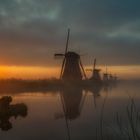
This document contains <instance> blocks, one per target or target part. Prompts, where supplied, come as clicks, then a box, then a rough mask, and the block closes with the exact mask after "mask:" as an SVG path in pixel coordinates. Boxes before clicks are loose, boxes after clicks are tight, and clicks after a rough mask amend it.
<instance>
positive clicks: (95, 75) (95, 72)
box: [87, 58, 101, 82]
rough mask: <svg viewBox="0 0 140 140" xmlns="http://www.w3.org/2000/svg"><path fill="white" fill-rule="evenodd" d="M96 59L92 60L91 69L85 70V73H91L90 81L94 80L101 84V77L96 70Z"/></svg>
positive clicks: (98, 70)
mask: <svg viewBox="0 0 140 140" xmlns="http://www.w3.org/2000/svg"><path fill="white" fill-rule="evenodd" d="M96 62H97V61H96V58H95V59H94V64H93V69H87V71H92V76H91V78H90V80H94V81H97V82H101V76H100V71H101V70H100V69H97V68H96Z"/></svg>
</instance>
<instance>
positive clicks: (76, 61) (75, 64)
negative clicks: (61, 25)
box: [54, 29, 86, 82]
mask: <svg viewBox="0 0 140 140" xmlns="http://www.w3.org/2000/svg"><path fill="white" fill-rule="evenodd" d="M69 38H70V29H68V35H67V41H66V48H65V52H64V53H63V54H60V53H59V54H58V53H57V54H55V55H54V56H55V57H61V58H63V62H62V66H61V73H60V79H61V80H64V81H67V82H68V81H81V80H82V79H83V78H85V79H86V74H85V71H84V68H83V65H82V62H81V58H80V55H79V54H78V53H76V52H72V51H68V45H69Z"/></svg>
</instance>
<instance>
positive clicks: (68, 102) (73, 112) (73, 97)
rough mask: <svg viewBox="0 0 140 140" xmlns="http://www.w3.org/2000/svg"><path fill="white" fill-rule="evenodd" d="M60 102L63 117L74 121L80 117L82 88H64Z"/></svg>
mask: <svg viewBox="0 0 140 140" xmlns="http://www.w3.org/2000/svg"><path fill="white" fill-rule="evenodd" d="M61 100H62V104H63V108H64V113H65V117H66V118H67V119H69V120H74V119H76V118H77V117H79V116H80V113H81V108H82V107H81V105H82V104H81V103H82V100H83V98H82V88H68V89H67V88H64V89H63V92H62V93H61Z"/></svg>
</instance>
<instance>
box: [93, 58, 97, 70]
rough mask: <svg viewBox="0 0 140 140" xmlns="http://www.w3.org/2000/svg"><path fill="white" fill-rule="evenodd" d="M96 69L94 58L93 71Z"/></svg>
mask: <svg viewBox="0 0 140 140" xmlns="http://www.w3.org/2000/svg"><path fill="white" fill-rule="evenodd" d="M95 68H96V58H95V59H94V65H93V70H95Z"/></svg>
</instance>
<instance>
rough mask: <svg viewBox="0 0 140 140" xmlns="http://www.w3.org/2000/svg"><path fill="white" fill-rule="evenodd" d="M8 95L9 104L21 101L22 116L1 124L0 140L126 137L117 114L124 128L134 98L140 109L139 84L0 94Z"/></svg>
mask: <svg viewBox="0 0 140 140" xmlns="http://www.w3.org/2000/svg"><path fill="white" fill-rule="evenodd" d="M7 95H8V96H12V103H11V105H15V104H20V103H24V104H25V105H26V106H27V113H26V115H20V114H19V115H17V116H16V117H15V116H10V117H8V118H6V119H7V121H9V123H10V125H11V126H10V127H8V126H7V127H8V128H7V130H4V129H3V128H2V127H1V123H2V119H1V118H0V139H1V140H31V139H33V140H40V139H45V140H94V139H95V140H96V139H118V138H120V139H121V138H122V139H127V132H126V133H125V132H124V134H123V135H122V134H121V132H119V126H118V123H117V121H116V120H117V119H116V118H117V116H119V118H121V119H122V122H121V123H122V124H123V129H124V130H125V129H126V131H127V126H128V122H127V118H128V117H127V107H129V105H130V104H131V102H132V100H131V99H132V98H133V99H134V101H135V106H136V108H137V110H138V111H140V83H139V82H123V83H118V84H115V85H112V86H109V87H98V88H94V89H89V90H86V91H85V90H82V89H81V88H80V89H79V88H78V89H77V88H73V89H64V90H63V91H61V92H60V91H56V92H51V91H49V92H25V93H1V94H0V97H2V96H7Z"/></svg>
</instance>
